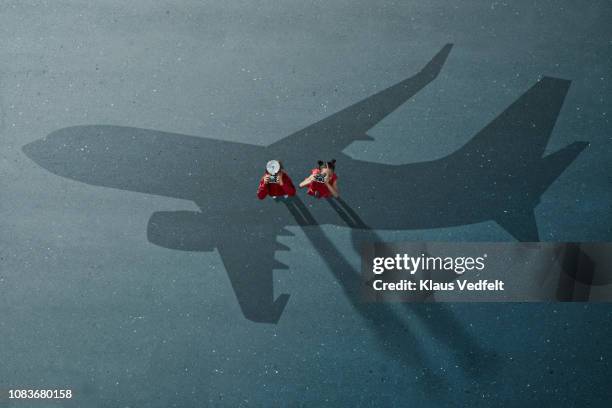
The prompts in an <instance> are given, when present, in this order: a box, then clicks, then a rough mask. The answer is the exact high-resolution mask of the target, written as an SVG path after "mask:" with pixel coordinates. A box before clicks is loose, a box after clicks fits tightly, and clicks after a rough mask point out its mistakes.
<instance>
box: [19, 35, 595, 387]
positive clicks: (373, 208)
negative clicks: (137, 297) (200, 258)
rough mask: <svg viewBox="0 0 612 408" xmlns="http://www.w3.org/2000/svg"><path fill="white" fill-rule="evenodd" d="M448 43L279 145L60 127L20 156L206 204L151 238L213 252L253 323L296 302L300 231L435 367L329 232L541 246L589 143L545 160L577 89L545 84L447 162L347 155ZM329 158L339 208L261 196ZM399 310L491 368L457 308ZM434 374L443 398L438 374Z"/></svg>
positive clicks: (168, 214)
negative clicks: (294, 253) (425, 232)
mask: <svg viewBox="0 0 612 408" xmlns="http://www.w3.org/2000/svg"><path fill="white" fill-rule="evenodd" d="M450 49H451V46H450V45H447V46H445V47H444V48H443V49H442V50H441V51H440V52H439V53H438V54H437V55H436V56H435V57H434V58H433V59H432V60H431V61H430V62H429V63H428V64H427V65H426V66H425V67H424V68H423V70H421V72H419V73H418V74H416V75H414V76H413V77H410V78H408V79H405V80H404V81H401V82H399V83H398V84H395V85H393V86H391V87H389V88H387V89H385V90H383V91H381V92H379V93H378V94H375V95H373V96H372V97H370V98H367V99H365V100H363V101H360V102H357V103H355V104H353V105H351V106H349V107H348V108H346V109H344V110H342V111H339V112H338V113H336V114H334V115H331V116H330V117H328V118H325V119H323V120H321V121H319V122H317V123H315V124H313V125H311V126H309V127H307V128H305V129H303V130H301V131H298V132H296V133H294V134H292V135H289V136H288V137H286V138H284V139H281V140H279V141H278V142H276V143H273V144H272V145H270V146H256V145H250V144H246V143H236V142H229V141H223V140H217V139H210V138H202V137H194V136H188V135H182V134H174V133H168V132H161V131H155V130H150V129H140V128H131V127H122V126H107V125H91V126H74V127H68V128H64V129H59V130H57V131H55V132H52V133H51V134H49V135H48V136H47V137H45V138H43V139H41V140H37V141H34V142H32V143H29V144H27V145H26V146H24V147H23V152H24V153H25V154H26V155H27V156H28V157H29V158H30V159H32V160H33V161H34V162H36V163H37V164H39V165H40V166H42V167H43V168H45V169H47V170H48V171H50V172H52V173H54V174H57V175H59V176H62V177H67V178H70V179H73V180H78V181H80V182H84V183H87V184H90V185H95V186H102V187H109V188H115V189H121V190H128V191H134V192H141V193H146V194H153V195H159V196H166V197H173V198H178V199H184V200H190V201H192V202H194V203H196V204H197V206H198V207H199V208H200V211H199V212H198V211H160V212H156V213H154V214H153V215H152V216H151V218H150V220H149V223H148V225H147V239H148V240H149V241H150V242H151V243H153V244H155V245H159V246H161V247H164V248H169V249H176V250H184V251H202V252H210V251H214V250H215V249H217V250H218V251H219V255H220V256H221V259H222V261H223V263H224V265H225V269H226V271H227V275H228V277H229V280H230V282H231V285H232V287H233V290H234V292H235V294H236V298H237V300H238V303H239V305H240V308H241V310H242V313H243V314H244V316H245V317H246V318H247V319H249V320H252V321H254V322H264V323H277V322H278V321H279V319H280V317H281V315H282V313H283V310H284V308H285V305H286V304H287V301H288V299H289V295H288V294H281V295H280V296H278V297H275V294H274V273H275V271H278V270H282V269H285V268H286V266H285V265H283V264H281V263H280V262H278V261H276V260H275V258H274V253H275V252H276V251H278V250H289V248H287V247H284V246H283V245H281V244H280V243H278V242H277V241H276V237H277V236H279V235H284V234H289V231H287V230H286V227H289V226H292V225H296V224H297V225H298V226H300V227H302V228H303V231H304V233H305V235H306V237H307V238H308V239H309V241H310V242H311V243H312V245H313V247H314V248H315V249H316V251H317V253H318V254H319V255H320V256H321V258H322V259H323V261H324V262H325V263H326V264H327V265H328V267H329V269H330V271H331V272H332V273H333V274H334V276H335V278H336V279H337V280H338V282H340V283H341V285H342V289H343V291H344V293H345V294H346V297H347V299H348V300H349V301H350V302H351V304H352V306H353V307H354V308H355V310H357V311H358V313H360V315H361V316H363V318H364V320H365V321H367V322H368V325H369V326H370V328H371V329H372V330H373V331H374V332H375V333H376V336H377V337H378V338H379V340H380V342H381V344H382V345H383V346H384V348H385V350H387V352H389V353H390V354H392V355H394V356H397V357H398V358H399V359H401V361H403V362H404V363H405V364H407V365H408V364H410V365H414V366H420V367H426V366H427V364H426V360H425V357H424V356H425V353H423V352H419V350H422V347H421V345H419V343H418V342H417V339H416V337H415V333H414V332H413V331H412V330H410V328H409V327H408V326H407V325H406V324H405V323H404V319H401V318H400V317H399V316H398V315H397V313H396V308H395V307H392V306H390V305H387V304H384V303H379V304H364V303H361V302H359V299H358V296H359V293H360V289H361V288H360V286H359V285H360V284H361V279H360V278H359V276H358V274H357V273H356V271H355V270H353V268H352V267H351V265H350V263H349V262H348V261H347V260H346V259H345V258H344V257H343V256H342V255H341V254H340V253H339V251H338V250H337V249H336V248H335V247H334V245H332V243H331V241H330V240H329V239H328V238H327V237H326V235H325V234H324V232H323V230H322V229H321V227H320V226H319V224H321V225H329V224H331V225H342V226H345V225H347V226H349V227H351V228H352V231H353V232H352V239H353V244H354V245H355V246H357V243H358V242H359V241H363V240H368V241H375V240H379V239H378V237H377V235H376V233H375V232H374V231H375V230H384V229H390V230H411V229H432V228H442V227H452V226H463V225H468V224H474V223H478V222H484V221H490V220H493V221H496V222H497V223H498V224H499V225H501V226H502V227H503V228H505V229H506V230H507V231H508V232H509V233H510V234H512V235H513V236H514V237H515V238H516V239H517V240H520V241H538V240H539V234H538V229H537V224H536V220H535V216H534V212H533V210H534V208H535V207H536V206H537V204H538V203H539V200H540V196H541V195H542V194H543V192H544V191H546V189H547V188H548V187H549V186H550V185H551V184H552V183H553V182H554V181H555V180H556V179H557V178H558V177H559V176H560V174H561V173H562V172H563V171H564V170H565V169H566V168H567V167H568V166H569V165H570V164H571V163H572V161H573V160H574V159H575V158H576V157H577V156H578V154H580V152H581V151H582V150H583V149H584V148H585V147H586V145H587V144H586V143H585V142H575V143H572V144H570V145H568V146H566V147H564V148H562V149H561V150H559V151H556V152H554V153H551V154H549V155H547V156H544V152H545V150H546V146H547V144H548V141H549V138H550V136H551V133H552V130H553V127H554V124H555V122H556V119H557V117H558V115H559V112H560V110H561V107H562V105H563V102H564V100H565V96H566V94H567V92H568V89H569V85H570V81H566V80H562V79H556V78H546V77H545V78H543V79H542V80H541V81H539V82H538V83H537V84H535V85H534V86H533V87H532V88H531V89H529V90H527V91H526V92H525V93H524V94H523V95H521V96H520V97H519V98H518V99H517V100H516V101H515V102H514V103H513V104H512V105H510V106H509V107H508V108H507V109H506V110H504V111H503V112H502V113H501V114H500V115H499V116H498V117H496V118H495V119H494V120H493V121H492V122H491V123H490V124H488V125H487V126H485V127H484V128H483V129H482V130H481V131H480V132H479V133H478V134H476V135H475V136H474V137H473V138H472V139H471V140H470V141H468V143H467V144H466V145H464V146H463V147H462V148H460V149H459V150H457V151H456V152H454V153H452V154H451V155H449V156H447V157H445V158H442V159H439V160H433V161H429V162H422V163H411V164H406V165H399V166H395V165H386V164H382V163H373V162H365V161H360V160H354V159H352V158H350V157H349V156H346V155H344V154H343V153H341V152H342V150H343V149H344V148H345V147H346V146H348V145H349V144H350V143H352V142H353V141H354V140H368V139H369V136H368V135H367V133H366V132H367V131H368V130H369V129H370V128H371V127H373V126H374V125H375V124H376V123H378V122H379V121H380V120H382V119H384V118H385V117H386V116H387V115H388V114H389V113H391V112H392V111H393V110H394V109H396V108H397V107H399V106H401V104H402V103H404V102H405V101H406V100H407V99H409V98H410V97H412V96H413V95H414V94H416V93H417V92H419V91H420V90H421V89H422V88H424V87H425V86H426V85H427V84H429V83H430V82H431V81H432V80H433V79H434V78H436V76H437V75H438V73H439V72H440V69H441V68H442V66H443V64H444V62H445V60H446V57H447V55H448V53H449V52H450ZM372 98H373V99H372ZM432 142H433V143H435V140H434V141H432ZM331 157H335V158H337V159H338V166H339V169H340V170H339V171H341V172H342V194H343V198H344V199H343V200H331V201H329V206H324V205H317V206H316V207H317V208H316V209H313V211H312V212H313V213H314V215H313V214H312V213H311V211H309V210H308V209H307V208H306V207H305V206H304V204H303V203H302V202H301V201H300V200H299V199H296V200H294V201H293V202H291V203H287V204H288V206H287V209H288V211H284V209H282V207H279V206H277V205H276V204H278V203H275V202H273V201H272V200H271V199H266V200H263V201H258V200H257V199H255V197H254V194H255V189H256V186H257V183H258V181H259V177H260V176H261V174H262V171H263V165H264V163H266V162H267V161H268V160H269V159H271V158H279V159H281V160H283V162H284V164H285V167H286V168H287V170H288V172H289V174H292V175H299V174H301V173H305V172H306V170H307V169H309V168H310V167H311V165H312V161H314V160H316V159H319V158H331ZM386 182H390V183H391V184H390V185H389V184H386ZM344 200H346V201H344ZM347 202H349V203H351V206H349V205H348V204H347ZM324 207H325V208H327V211H326V210H325V208H324ZM329 207H331V209H330V208H329ZM352 207H354V208H358V209H359V213H357V212H356V211H354V210H353V208H352ZM381 209H384V211H381ZM281 210H283V211H281ZM315 216H316V218H315ZM403 307H405V308H407V309H408V311H409V312H410V313H411V314H412V315H415V316H418V318H419V319H420V321H421V322H423V323H424V324H425V325H426V327H427V329H428V330H429V332H430V333H431V334H432V335H433V336H434V337H435V338H437V339H439V340H440V341H441V342H442V343H444V344H447V345H449V348H451V349H453V350H455V352H456V357H457V359H458V360H459V362H460V364H462V366H464V367H466V370H474V372H479V373H480V372H485V369H488V368H490V367H491V366H483V364H485V363H484V361H487V364H491V359H486V358H482V359H479V358H478V357H476V356H478V355H479V353H481V352H482V350H479V347H478V344H477V343H475V342H474V341H473V339H471V337H470V336H469V334H468V333H466V331H465V329H463V328H462V325H461V323H460V322H458V321H457V320H456V317H455V315H454V313H453V312H452V311H451V310H449V308H448V306H446V305H439V304H436V305H412V304H411V305H405V306H403ZM400 308H401V307H400ZM455 339H456V340H455ZM427 376H428V378H429V379H431V381H428V384H429V385H430V386H431V389H432V392H434V393H436V390H437V389H439V387H437V385H439V380H440V379H439V378H438V374H435V373H430V374H427Z"/></svg>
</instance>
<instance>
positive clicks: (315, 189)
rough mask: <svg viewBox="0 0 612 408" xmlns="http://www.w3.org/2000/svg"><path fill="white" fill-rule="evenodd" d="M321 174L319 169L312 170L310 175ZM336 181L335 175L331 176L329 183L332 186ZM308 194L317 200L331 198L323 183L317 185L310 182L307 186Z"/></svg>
mask: <svg viewBox="0 0 612 408" xmlns="http://www.w3.org/2000/svg"><path fill="white" fill-rule="evenodd" d="M319 173H321V170H320V169H312V173H311V174H312V175H315V174H319ZM336 180H338V176H336V173H334V174H333V176H332V178H331V183H330V184H332V185H333V184H334V183H335V182H336ZM308 194H309V195H311V196H314V197H317V198H329V197H331V196H332V193H331V191H329V188H327V185H326V184H325V183H319V182H318V181H311V182H310V184H309V185H308Z"/></svg>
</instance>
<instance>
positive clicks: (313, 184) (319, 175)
mask: <svg viewBox="0 0 612 408" xmlns="http://www.w3.org/2000/svg"><path fill="white" fill-rule="evenodd" d="M317 164H318V167H317V168H314V169H312V172H311V174H310V176H308V177H306V178H305V179H304V181H302V182H301V183H300V188H302V187H308V194H309V195H311V196H314V197H316V198H329V197H338V196H339V194H338V176H336V172H335V169H336V160H335V159H333V160H332V161H329V162H327V163H325V162H323V161H321V160H319V161H318V162H317Z"/></svg>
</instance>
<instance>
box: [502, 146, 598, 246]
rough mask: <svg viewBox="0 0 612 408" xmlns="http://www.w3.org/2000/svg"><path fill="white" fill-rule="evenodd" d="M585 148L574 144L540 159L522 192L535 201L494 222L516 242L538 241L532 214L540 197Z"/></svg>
mask: <svg viewBox="0 0 612 408" xmlns="http://www.w3.org/2000/svg"><path fill="white" fill-rule="evenodd" d="M587 146H588V143H587V142H574V143H572V144H570V145H568V146H566V147H564V148H563V149H561V150H559V151H557V152H555V153H552V154H549V155H548V156H546V157H544V158H542V159H540V162H539V166H538V168H537V169H534V170H535V172H534V175H533V178H532V179H533V180H534V182H533V184H532V185H531V186H529V188H528V189H526V191H523V194H531V195H532V197H533V199H534V200H535V201H531V200H529V201H527V202H526V204H527V205H526V208H518V209H516V210H507V211H506V212H504V213H503V214H501V215H499V216H498V217H497V218H496V219H495V221H496V222H497V223H498V224H499V225H501V226H502V227H503V228H504V229H505V230H506V231H508V232H509V233H510V234H512V236H513V237H514V238H516V239H517V240H518V241H524V242H537V241H539V234H538V227H537V223H536V219H535V214H534V212H533V209H534V207H535V206H536V205H537V204H538V203H539V200H540V196H541V195H542V194H543V193H544V192H545V191H546V190H547V189H548V187H549V186H550V185H551V184H552V183H554V181H555V180H556V179H557V178H558V177H559V176H560V175H561V173H563V171H565V169H566V168H567V167H568V166H569V165H570V164H571V163H572V162H573V161H574V159H575V158H576V157H577V156H578V155H579V154H580V153H581V152H582V151H583V150H584V149H585V148H586V147H587ZM527 182H531V180H527Z"/></svg>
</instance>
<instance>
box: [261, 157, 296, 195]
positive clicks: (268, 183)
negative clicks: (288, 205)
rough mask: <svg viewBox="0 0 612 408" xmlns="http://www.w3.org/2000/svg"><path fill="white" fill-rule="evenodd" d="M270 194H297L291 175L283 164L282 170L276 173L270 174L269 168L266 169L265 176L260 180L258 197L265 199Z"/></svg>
mask: <svg viewBox="0 0 612 408" xmlns="http://www.w3.org/2000/svg"><path fill="white" fill-rule="evenodd" d="M279 163H280V162H279ZM274 176H276V177H274ZM268 195H269V196H270V197H280V196H285V197H291V196H294V195H295V186H294V185H293V182H292V181H291V178H290V177H289V175H288V174H287V173H286V172H285V170H284V169H283V167H282V165H280V170H279V171H278V173H276V174H275V175H273V174H270V173H269V172H268V170H266V172H265V173H264V175H263V177H262V178H261V180H260V181H259V188H258V189H257V198H259V199H260V200H263V199H264V198H266V196H268Z"/></svg>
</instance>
